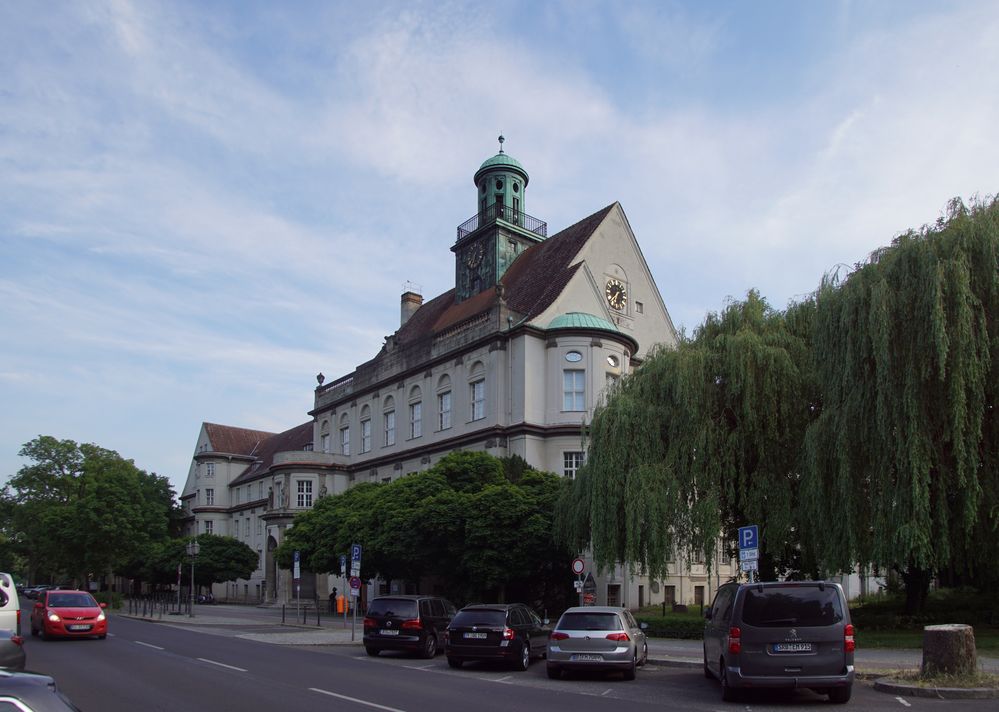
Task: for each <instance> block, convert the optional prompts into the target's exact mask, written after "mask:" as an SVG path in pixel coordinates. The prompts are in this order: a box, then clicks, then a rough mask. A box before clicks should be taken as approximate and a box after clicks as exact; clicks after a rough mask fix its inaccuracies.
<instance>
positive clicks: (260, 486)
mask: <svg viewBox="0 0 999 712" xmlns="http://www.w3.org/2000/svg"><path fill="white" fill-rule="evenodd" d="M263 498H264V483H263V482H258V483H257V499H263Z"/></svg>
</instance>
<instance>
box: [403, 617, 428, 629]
mask: <svg viewBox="0 0 999 712" xmlns="http://www.w3.org/2000/svg"><path fill="white" fill-rule="evenodd" d="M399 627H400V628H402V629H403V630H420V629H421V628H422V627H423V626H421V625H420V619H419V618H411V619H410V620H408V621H403V622H402V625H400V626H399Z"/></svg>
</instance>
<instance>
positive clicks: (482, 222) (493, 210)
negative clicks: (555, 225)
mask: <svg viewBox="0 0 999 712" xmlns="http://www.w3.org/2000/svg"><path fill="white" fill-rule="evenodd" d="M497 220H502V221H504V222H506V223H509V224H511V225H516V226H517V227H521V228H523V229H525V230H527V231H528V232H533V233H534V234H535V235H538V236H540V237H548V223H546V222H545V221H544V220H538V219H537V218H536V217H533V216H531V215H528V214H527V213H523V212H521V211H519V210H514V209H513V208H511V207H508V206H506V205H503V204H502V203H493V204H492V205H490V206H489V207H488V208H486V209H485V210H483V211H482V212H480V213H477V214H476V215H473V216H472V217H470V218H469V219H468V220H466V221H465V222H463V223H462V224H461V225H459V226H458V240H457V241H458V242H461V240H462V239H464V238H465V237H468V236H469V235H471V234H472V233H473V232H475V231H476V230H478V229H479V228H481V227H485V226H486V225H491V224H492V223H494V222H496V221H497Z"/></svg>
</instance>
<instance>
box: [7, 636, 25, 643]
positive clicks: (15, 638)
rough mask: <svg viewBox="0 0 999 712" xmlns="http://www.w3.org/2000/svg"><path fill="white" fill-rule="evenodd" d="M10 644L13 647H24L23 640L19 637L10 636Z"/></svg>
mask: <svg viewBox="0 0 999 712" xmlns="http://www.w3.org/2000/svg"><path fill="white" fill-rule="evenodd" d="M10 642H12V643H13V644H14V645H24V638H22V637H21V636H19V635H12V636H10Z"/></svg>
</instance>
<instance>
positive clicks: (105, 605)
mask: <svg viewBox="0 0 999 712" xmlns="http://www.w3.org/2000/svg"><path fill="white" fill-rule="evenodd" d="M97 605H99V606H100V607H101V608H107V607H108V604H106V603H105V602H104V601H101V602H100V603H99V604H97Z"/></svg>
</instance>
